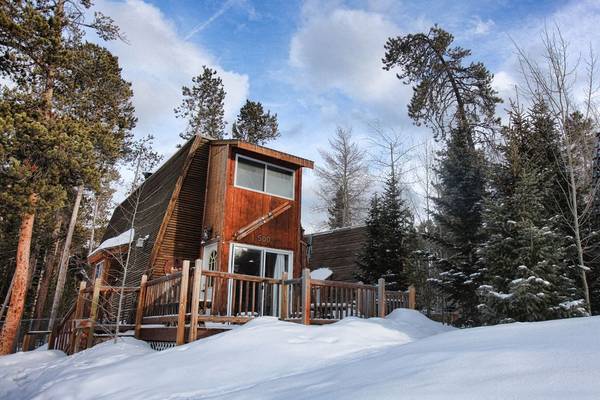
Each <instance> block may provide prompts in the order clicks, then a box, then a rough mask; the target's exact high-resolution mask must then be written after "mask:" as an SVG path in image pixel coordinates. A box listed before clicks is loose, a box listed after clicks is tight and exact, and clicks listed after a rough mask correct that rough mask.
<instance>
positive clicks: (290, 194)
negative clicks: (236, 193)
mask: <svg viewBox="0 0 600 400" xmlns="http://www.w3.org/2000/svg"><path fill="white" fill-rule="evenodd" d="M236 165H237V166H236V174H235V185H236V186H239V187H243V188H246V189H250V190H256V191H258V192H264V193H268V194H272V195H274V196H279V197H285V198H287V199H293V198H294V171H291V170H288V169H285V168H281V167H276V166H274V165H271V164H268V163H264V162H261V161H256V160H252V159H249V158H246V157H240V156H238V157H237V162H236Z"/></svg>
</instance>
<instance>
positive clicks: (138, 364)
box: [0, 309, 600, 399]
mask: <svg viewBox="0 0 600 400" xmlns="http://www.w3.org/2000/svg"><path fill="white" fill-rule="evenodd" d="M599 330H600V318H599V317H592V318H579V319H572V320H562V321H550V322H542V323H530V324H510V325H502V326H495V327H486V328H474V329H465V330H455V329H452V328H449V327H446V326H443V325H441V324H438V323H436V322H433V321H430V320H428V319H427V318H426V317H424V316H423V315H421V314H419V313H418V312H415V311H411V310H404V309H402V310H396V311H395V312H394V313H392V314H391V315H390V316H388V318H386V319H385V320H384V319H379V318H372V319H369V320H361V319H355V318H347V319H345V320H343V321H340V322H338V323H335V324H332V325H327V326H303V325H298V324H293V323H288V322H282V321H278V320H277V319H275V318H269V317H265V318H259V319H257V320H254V321H252V322H250V323H248V324H246V325H244V326H243V327H240V328H237V329H234V330H232V331H230V332H227V333H223V334H220V335H216V336H213V337H210V338H207V339H203V340H199V341H197V342H195V343H191V344H188V345H185V346H180V347H176V348H173V349H170V350H167V351H163V352H155V351H153V350H151V349H150V348H149V347H148V346H147V345H146V344H145V343H143V342H139V341H136V340H134V339H126V340H122V341H119V342H118V343H117V344H116V345H115V344H113V343H112V342H109V343H104V344H101V345H98V346H95V347H94V348H92V349H89V350H86V351H83V352H81V353H78V354H76V355H74V356H71V357H66V356H64V354H62V353H60V352H55V351H35V352H30V353H19V354H15V355H11V356H6V357H0V398H3V399H4V398H7V399H30V398H32V399H137V398H144V399H200V398H211V399H212V398H223V399H225V398H226V399H238V398H239V399H256V398H261V399H265V398H266V399H270V398H278V399H304V398H317V399H332V398H344V399H347V398H349V399H365V398H377V399H380V398H383V399H385V398H389V399H398V398H403V399H412V398H415V399H416V398H419V399H422V398H439V399H449V398H450V399H452V398H457V399H458V398H460V399H465V398H466V399H469V398H472V399H495V398H498V399H506V398H527V399H529V398H539V399H552V398H578V399H582V398H583V399H586V398H590V399H592V398H598V393H600V382H598V379H593V377H595V375H596V374H597V373H598V370H600V339H598V336H597V332H598V331H599Z"/></svg>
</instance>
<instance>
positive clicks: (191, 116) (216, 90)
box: [175, 66, 226, 140]
mask: <svg viewBox="0 0 600 400" xmlns="http://www.w3.org/2000/svg"><path fill="white" fill-rule="evenodd" d="M181 93H182V95H183V101H182V103H181V105H180V106H179V107H177V108H175V116H176V117H177V118H185V119H187V127H186V130H185V132H183V133H180V134H179V136H180V137H181V138H182V139H184V140H189V139H190V138H191V137H192V136H194V135H196V134H203V135H209V136H211V137H213V138H215V139H222V138H223V135H224V132H225V121H224V119H223V118H224V114H225V110H224V105H225V94H226V93H225V90H224V89H223V81H222V80H221V78H220V77H219V76H218V75H217V71H215V70H213V69H211V68H209V67H206V66H202V73H201V74H200V75H198V76H196V77H194V78H192V87H191V88H190V87H187V86H183V87H182V88H181Z"/></svg>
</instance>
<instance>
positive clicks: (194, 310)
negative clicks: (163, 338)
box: [188, 260, 202, 342]
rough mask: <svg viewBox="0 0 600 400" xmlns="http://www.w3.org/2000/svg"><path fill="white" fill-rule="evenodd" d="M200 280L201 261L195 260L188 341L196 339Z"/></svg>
mask: <svg viewBox="0 0 600 400" xmlns="http://www.w3.org/2000/svg"><path fill="white" fill-rule="evenodd" d="M201 279H202V260H196V267H195V268H194V281H193V284H192V303H191V308H190V336H189V339H188V341H189V342H193V341H195V340H196V339H197V338H198V307H199V305H200V282H201Z"/></svg>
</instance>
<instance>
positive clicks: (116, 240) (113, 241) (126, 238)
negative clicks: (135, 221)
mask: <svg viewBox="0 0 600 400" xmlns="http://www.w3.org/2000/svg"><path fill="white" fill-rule="evenodd" d="M134 237H135V229H133V228H131V229H127V230H126V231H125V232H123V233H120V234H118V235H117V236H114V237H111V238H110V239H106V240H105V241H104V242H102V243H100V246H98V247H96V249H95V250H94V251H92V252H91V253H90V256H91V255H94V254H96V253H97V252H99V251H101V250H106V249H111V248H113V247H118V246H123V245H126V244H129V243H131V242H133V238H134Z"/></svg>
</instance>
